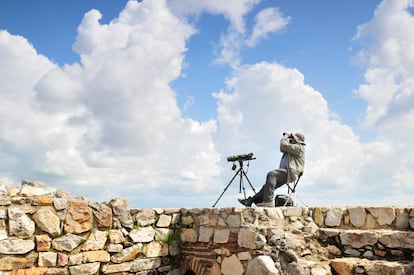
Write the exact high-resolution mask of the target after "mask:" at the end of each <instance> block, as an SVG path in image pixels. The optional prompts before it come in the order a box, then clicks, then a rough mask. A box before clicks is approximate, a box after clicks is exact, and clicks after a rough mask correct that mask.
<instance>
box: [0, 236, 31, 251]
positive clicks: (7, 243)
mask: <svg viewBox="0 0 414 275" xmlns="http://www.w3.org/2000/svg"><path fill="white" fill-rule="evenodd" d="M34 247H35V243H34V242H33V241H32V240H22V239H5V240H1V241H0V254H5V255H13V254H15V255H21V254H26V253H28V252H30V251H32V250H33V249H34Z"/></svg>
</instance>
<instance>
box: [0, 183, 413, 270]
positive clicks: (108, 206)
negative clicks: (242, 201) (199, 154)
mask: <svg viewBox="0 0 414 275" xmlns="http://www.w3.org/2000/svg"><path fill="white" fill-rule="evenodd" d="M413 229H414V208H412V207H342V208H341V207H336V208H334V207H315V208H299V207H277V208H261V207H258V208H221V209H220V208H204V209H184V208H183V209H136V208H130V207H129V205H128V201H126V200H125V199H122V198H115V199H112V200H111V201H109V202H106V203H96V202H91V201H89V200H87V199H86V198H83V197H73V196H71V195H69V194H68V193H66V192H64V191H60V190H55V189H54V188H51V187H49V186H47V185H45V184H43V183H39V182H27V181H23V182H22V184H21V186H20V187H6V186H4V185H0V275H19V274H22V275H23V274H24V275H29V274H39V275H40V274H49V275H60V274H62V275H69V274H81V275H83V274H85V275H87V274H116V275H120V274H141V275H143V274H151V275H152V274H165V275H167V274H168V275H183V274H186V275H187V274H197V275H204V274H206V275H220V274H224V275H242V274H246V275H262V274H263V275H265V274H266V275H267V274H275V275H278V274H281V275H282V274H292V275H335V274H340V275H348V274H349V275H351V274H366V275H381V274H383V275H386V274H387V275H403V274H414V269H413V253H414V231H413Z"/></svg>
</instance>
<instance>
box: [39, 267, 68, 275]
mask: <svg viewBox="0 0 414 275" xmlns="http://www.w3.org/2000/svg"><path fill="white" fill-rule="evenodd" d="M45 275H69V270H68V269H67V268H62V267H49V268H48V269H47V272H46V273H45Z"/></svg>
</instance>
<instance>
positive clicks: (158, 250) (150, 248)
mask: <svg viewBox="0 0 414 275" xmlns="http://www.w3.org/2000/svg"><path fill="white" fill-rule="evenodd" d="M142 252H143V253H144V255H145V257H147V258H154V257H163V256H168V244H167V243H164V242H157V241H155V242H150V243H149V244H146V245H144V247H143V249H142Z"/></svg>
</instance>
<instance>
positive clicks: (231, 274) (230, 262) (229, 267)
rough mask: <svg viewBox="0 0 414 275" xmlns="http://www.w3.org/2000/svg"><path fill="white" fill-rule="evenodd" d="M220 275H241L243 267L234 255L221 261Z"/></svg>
mask: <svg viewBox="0 0 414 275" xmlns="http://www.w3.org/2000/svg"><path fill="white" fill-rule="evenodd" d="M221 273H222V274H223V275H242V274H243V273H244V267H243V265H242V263H241V262H240V260H239V259H237V257H236V255H232V256H230V257H226V258H224V259H223V262H222V263H221Z"/></svg>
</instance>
